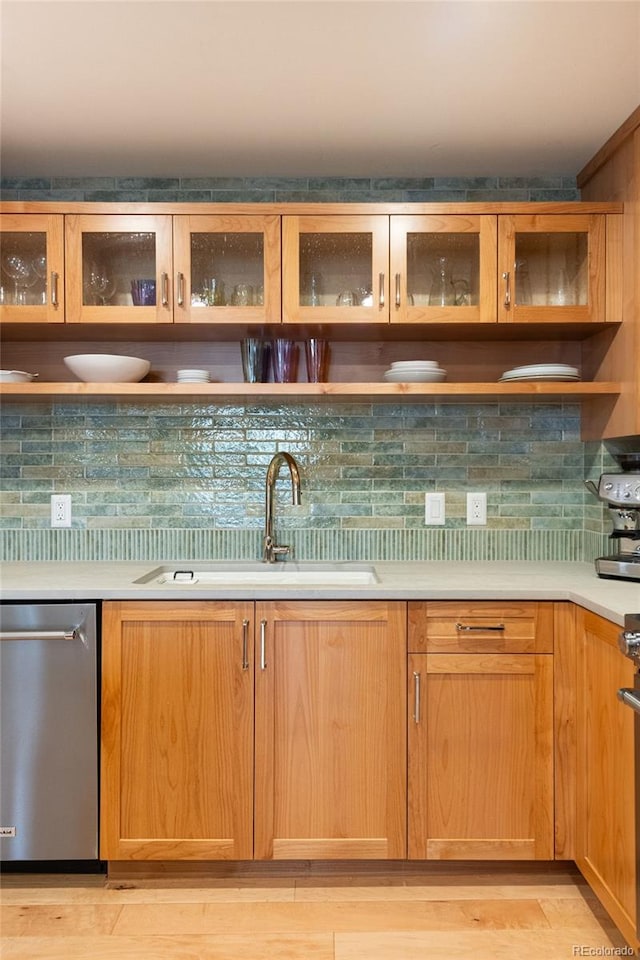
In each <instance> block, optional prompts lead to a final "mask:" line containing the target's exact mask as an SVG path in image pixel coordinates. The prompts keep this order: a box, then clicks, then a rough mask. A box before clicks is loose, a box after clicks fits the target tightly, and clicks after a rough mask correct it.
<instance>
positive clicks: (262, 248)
mask: <svg viewBox="0 0 640 960" xmlns="http://www.w3.org/2000/svg"><path fill="white" fill-rule="evenodd" d="M174 254H175V271H176V277H175V297H174V305H175V306H174V315H175V320H176V322H177V323H212V322H213V323H279V322H280V217H279V216H277V215H276V216H264V217H263V216H250V215H247V216H242V215H240V216H238V215H235V216H233V215H231V216H206V215H202V216H199V215H197V216H177V217H175V218H174Z"/></svg>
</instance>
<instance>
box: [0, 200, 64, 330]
mask: <svg viewBox="0 0 640 960" xmlns="http://www.w3.org/2000/svg"><path fill="white" fill-rule="evenodd" d="M62 231H63V218H62V216H61V215H52V216H48V215H46V214H42V215H40V214H30V215H15V216H14V215H12V214H6V215H4V214H3V215H2V217H0V313H1V316H2V319H3V320H5V321H9V320H18V321H20V322H24V321H27V322H28V321H37V322H40V321H43V320H44V321H58V322H59V321H62V320H63V319H64V310H63V306H62V302H61V301H62V296H61V290H62V288H61V282H62V280H61V272H62V263H63V254H62V251H63V233H62Z"/></svg>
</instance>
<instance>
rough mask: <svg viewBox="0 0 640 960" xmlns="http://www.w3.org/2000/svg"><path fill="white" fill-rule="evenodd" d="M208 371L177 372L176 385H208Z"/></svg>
mask: <svg viewBox="0 0 640 960" xmlns="http://www.w3.org/2000/svg"><path fill="white" fill-rule="evenodd" d="M210 380H211V374H210V373H209V371H208V370H178V383H209V381H210Z"/></svg>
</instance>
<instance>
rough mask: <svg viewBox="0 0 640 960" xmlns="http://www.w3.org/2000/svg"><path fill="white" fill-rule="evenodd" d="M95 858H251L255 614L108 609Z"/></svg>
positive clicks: (183, 606) (205, 608) (237, 606)
mask: <svg viewBox="0 0 640 960" xmlns="http://www.w3.org/2000/svg"><path fill="white" fill-rule="evenodd" d="M103 611H104V619H103V694H102V786H101V821H100V822H101V838H100V856H101V857H102V858H103V859H106V860H154V859H156V860H158V859H159V860H170V859H180V860H229V859H247V858H250V857H251V856H252V852H253V843H252V818H253V789H252V788H253V748H252V736H253V657H252V655H253V634H252V623H253V605H252V604H250V603H234V604H229V603H218V602H214V601H209V602H188V601H185V602H181V603H178V604H175V605H173V604H171V603H165V602H156V603H152V602H147V603H145V602H129V603H105V604H104V607H103Z"/></svg>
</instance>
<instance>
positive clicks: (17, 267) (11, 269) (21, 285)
mask: <svg viewBox="0 0 640 960" xmlns="http://www.w3.org/2000/svg"><path fill="white" fill-rule="evenodd" d="M2 269H3V270H4V272H5V273H6V275H7V276H8V277H9V278H10V279H11V280H13V302H14V303H15V304H19V305H21V306H23V305H25V304H26V302H27V288H28V287H32V286H33V284H34V283H35V282H36V280H37V277H36V274H35V273H34V271H33V269H32V267H31V264H30V263H29V261H28V260H26V259H25V258H24V257H21V256H20V254H19V253H15V252H11V253H5V254H4V255H3V257H2Z"/></svg>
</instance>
